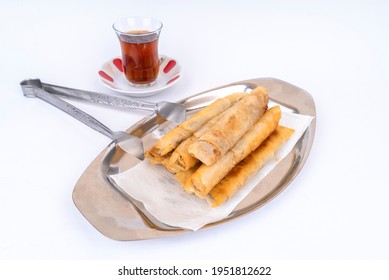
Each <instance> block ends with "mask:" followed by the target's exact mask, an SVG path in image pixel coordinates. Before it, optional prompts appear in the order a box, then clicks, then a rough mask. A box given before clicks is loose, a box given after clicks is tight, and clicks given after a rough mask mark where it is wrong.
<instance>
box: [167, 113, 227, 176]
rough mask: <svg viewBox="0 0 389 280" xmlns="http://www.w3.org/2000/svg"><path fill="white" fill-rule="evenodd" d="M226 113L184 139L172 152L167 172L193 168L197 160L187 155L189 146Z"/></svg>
mask: <svg viewBox="0 0 389 280" xmlns="http://www.w3.org/2000/svg"><path fill="white" fill-rule="evenodd" d="M226 112H227V111H224V112H223V113H221V114H220V115H218V116H216V117H214V118H213V119H212V120H210V121H209V122H207V123H206V124H205V125H204V126H203V127H201V128H200V129H199V130H197V131H196V132H194V133H193V136H191V137H189V138H188V139H185V140H184V141H182V142H181V144H180V145H178V147H177V148H176V149H175V150H174V151H173V152H172V155H171V157H170V160H169V168H168V169H169V170H173V171H174V173H175V172H179V171H184V170H188V169H190V168H192V167H193V166H195V165H196V164H197V163H198V162H199V160H198V159H197V158H195V157H194V156H192V155H191V154H190V153H189V150H188V149H189V146H190V145H191V144H193V143H194V142H196V141H197V140H198V139H199V138H200V137H201V136H202V135H204V133H206V132H207V131H208V130H209V129H210V128H211V127H212V126H213V125H215V124H216V123H217V122H218V121H219V120H220V119H221V118H223V116H224V115H225V114H226Z"/></svg>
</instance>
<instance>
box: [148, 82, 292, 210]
mask: <svg viewBox="0 0 389 280" xmlns="http://www.w3.org/2000/svg"><path fill="white" fill-rule="evenodd" d="M280 119H281V110H280V107H279V106H275V107H272V108H270V109H268V92H267V90H266V89H265V88H264V87H261V86H259V87H257V88H255V89H253V90H252V91H251V93H235V94H231V95H229V96H226V97H224V98H220V99H217V100H216V101H215V102H213V103H212V104H210V105H208V106H207V107H205V108H204V109H202V110H200V111H199V112H197V113H196V114H194V115H193V116H192V117H191V118H189V119H188V120H186V121H184V122H183V123H181V124H180V125H178V126H177V127H175V128H174V129H172V130H171V131H169V132H168V133H167V134H166V135H165V136H164V137H162V138H161V139H160V140H159V141H158V142H156V143H155V144H154V145H153V146H152V147H151V148H150V149H149V150H148V151H146V153H145V156H146V158H148V159H149V161H150V163H152V164H162V165H164V166H165V167H166V168H167V169H168V170H169V171H170V172H172V173H175V177H176V179H177V180H178V182H179V183H180V184H181V185H182V186H183V188H184V189H185V190H186V191H187V192H188V193H192V194H194V195H196V196H198V197H200V198H204V199H207V201H208V203H209V204H210V205H211V206H213V207H216V206H218V205H220V204H222V203H223V202H225V201H226V200H228V199H229V198H230V197H232V196H233V195H234V194H235V193H236V191H238V190H239V189H240V188H242V187H243V186H244V184H245V183H246V182H247V180H248V179H249V178H250V177H252V176H253V175H255V174H256V173H257V172H258V171H259V170H260V169H261V168H262V167H263V165H264V164H265V163H266V162H267V161H268V160H269V159H271V158H272V157H273V156H274V154H275V153H276V151H277V150H278V149H279V148H280V147H281V146H282V145H283V144H284V143H285V142H286V141H287V140H288V139H289V137H290V136H291V135H292V133H293V132H294V130H293V129H290V128H286V127H282V126H279V121H280Z"/></svg>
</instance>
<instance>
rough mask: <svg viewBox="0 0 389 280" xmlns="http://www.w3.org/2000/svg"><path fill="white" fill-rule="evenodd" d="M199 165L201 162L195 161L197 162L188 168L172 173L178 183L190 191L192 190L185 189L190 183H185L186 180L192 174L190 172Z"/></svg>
mask: <svg viewBox="0 0 389 280" xmlns="http://www.w3.org/2000/svg"><path fill="white" fill-rule="evenodd" d="M200 165H201V162H197V164H195V165H194V166H193V167H191V168H189V169H188V170H183V171H179V172H177V173H176V174H175V175H174V176H175V177H176V179H177V181H178V183H180V185H181V186H182V187H183V188H184V189H185V190H186V191H187V192H189V193H191V192H192V191H190V190H189V189H187V188H188V187H190V185H189V184H187V182H188V180H189V178H190V176H192V174H193V173H194V172H195V171H196V170H197V169H198V168H199V167H200Z"/></svg>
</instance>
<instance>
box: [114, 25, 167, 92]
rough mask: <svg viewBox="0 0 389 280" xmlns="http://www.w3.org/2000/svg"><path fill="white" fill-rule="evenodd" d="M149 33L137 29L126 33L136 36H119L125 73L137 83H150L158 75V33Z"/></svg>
mask: <svg viewBox="0 0 389 280" xmlns="http://www.w3.org/2000/svg"><path fill="white" fill-rule="evenodd" d="M147 33H148V32H147V31H145V30H135V31H130V32H126V33H125V34H128V35H134V36H125V34H123V35H122V36H120V37H119V39H120V46H121V49H122V59H123V70H124V74H125V75H126V78H127V80H128V81H130V82H131V83H133V84H135V85H150V84H152V83H153V82H154V81H155V80H156V79H157V76H158V71H159V57H158V35H157V34H151V33H150V34H147ZM137 35H139V36H137Z"/></svg>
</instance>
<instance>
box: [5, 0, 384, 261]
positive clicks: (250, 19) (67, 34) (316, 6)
mask: <svg viewBox="0 0 389 280" xmlns="http://www.w3.org/2000/svg"><path fill="white" fill-rule="evenodd" d="M129 15H149V16H153V17H156V18H159V19H160V20H161V21H163V23H164V28H163V30H162V33H161V37H160V52H161V53H164V54H167V55H169V56H172V57H174V58H176V59H177V61H179V63H180V64H181V65H182V67H183V70H184V76H183V78H182V79H181V80H180V81H179V83H177V85H175V86H174V87H172V88H170V89H169V90H166V91H164V92H162V93H161V94H159V95H156V96H153V97H149V98H145V100H151V101H157V100H168V101H174V100H178V99H181V98H184V97H186V96H189V95H192V94H195V93H198V92H200V91H203V90H206V89H209V88H213V87H216V86H220V85H224V84H227V83H230V82H235V81H240V80H245V79H249V78H256V77H275V78H279V79H282V80H285V81H287V82H290V83H292V84H295V85H297V86H299V87H301V88H304V89H305V90H307V91H308V92H310V93H311V94H312V96H313V98H314V99H315V102H316V109H317V132H316V137H315V142H314V146H313V148H312V152H311V155H310V157H309V159H308V161H307V163H306V165H305V166H304V168H303V170H302V171H301V173H300V174H299V175H298V177H297V178H296V179H295V180H294V181H293V183H292V184H291V185H290V186H289V187H288V188H287V189H286V190H285V191H284V192H283V193H282V194H281V195H279V196H278V197H277V198H276V199H275V200H273V201H271V203H269V204H267V205H266V206H264V207H262V208H260V209H259V210H258V211H255V212H254V213H251V214H249V215H247V216H245V217H243V218H240V219H237V220H234V221H232V222H230V223H226V224H223V225H221V226H218V227H216V228H213V229H209V230H205V231H199V232H195V233H191V234H186V235H181V236H177V237H171V238H166V239H155V240H148V241H137V242H119V241H114V240H111V239H109V238H107V237H105V236H103V235H102V234H100V233H99V232H98V231H97V230H95V229H94V228H93V227H92V226H91V225H90V224H89V222H88V221H87V220H86V219H85V218H84V217H83V216H82V215H81V213H80V212H79V211H78V210H77V208H76V207H75V205H74V204H73V201H72V197H71V194H72V190H73V187H74V185H75V184H76V182H77V180H78V178H79V176H80V175H81V174H82V172H83V171H84V170H85V168H86V167H87V166H88V165H89V163H90V162H91V161H93V159H94V158H95V157H96V156H97V154H98V153H99V152H100V151H101V150H103V149H104V148H105V147H106V146H107V145H108V143H109V142H110V141H109V139H108V138H106V137H105V136H102V135H100V134H99V133H97V132H95V131H93V130H91V129H89V128H88V127H86V126H84V125H83V124H81V123H79V122H77V121H76V120H74V119H72V118H71V117H69V116H67V115H66V114H64V113H62V112H61V111H59V110H57V109H55V108H54V107H51V106H49V105H48V104H46V103H44V102H42V101H41V100H38V99H27V98H25V97H23V95H22V92H21V89H20V86H19V82H20V81H21V80H23V79H26V78H36V77H38V78H40V79H41V80H42V81H44V82H47V83H52V84H57V85H63V86H68V87H74V88H80V89H86V90H92V91H100V92H105V93H111V92H110V90H109V89H106V88H105V87H103V86H102V85H101V84H100V82H99V81H98V79H97V71H98V69H99V67H100V66H101V64H102V63H104V62H105V61H106V60H108V59H110V58H111V57H114V56H117V55H118V54H119V52H120V50H119V45H118V42H117V38H116V35H115V34H114V32H113V30H112V28H111V25H112V23H113V22H114V21H115V20H117V19H119V18H122V17H125V16H129ZM388 15H389V4H388V2H387V1H371V0H370V1H246V0H241V1H190V2H189V1H147V0H142V1H140V0H138V1H131V0H127V1H115V0H110V1H76V0H68V1H63V2H58V1H57V2H56V1H21V0H12V1H11V0H9V1H4V0H3V1H2V2H0V35H1V37H0V38H1V44H0V50H1V51H0V58H1V59H0V63H1V64H0V96H1V100H0V131H1V137H0V148H1V156H0V258H1V259H140V260H148V259H181V260H184V259H226V260H227V259H228V260H232V259H240V260H242V259H389V241H388V236H389V222H388V221H389V202H388V201H389V188H388V182H387V176H388V168H387V164H386V162H387V159H388V158H389V149H388V141H389V137H388V133H387V131H386V130H387V128H388V123H387V120H388V112H387V108H388V105H387V104H388V101H389V97H388V96H389V85H388V73H389V66H388V65H389V64H388V63H389V55H388V50H389V19H388ZM79 107H80V108H82V109H84V110H85V111H87V112H88V113H90V114H91V115H93V116H95V117H96V118H97V119H99V120H101V121H102V122H103V123H105V124H107V125H108V126H110V127H111V128H113V129H114V130H119V129H120V130H123V129H126V128H128V127H129V126H131V125H132V124H133V123H135V122H136V121H138V120H139V119H140V118H142V117H144V116H146V113H143V112H122V111H116V110H114V109H107V108H102V107H94V106H89V105H81V104H79Z"/></svg>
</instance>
